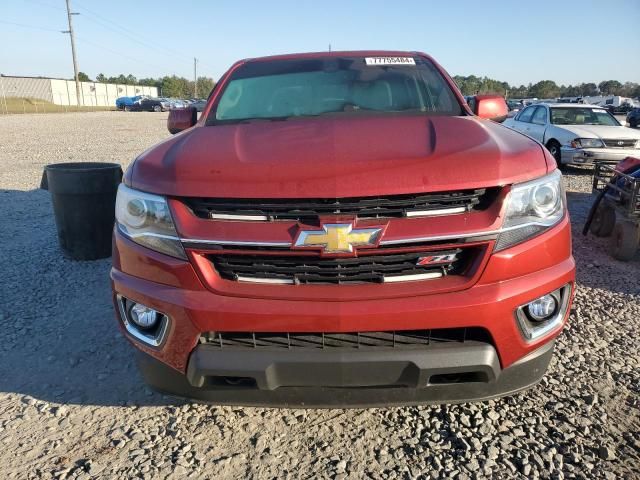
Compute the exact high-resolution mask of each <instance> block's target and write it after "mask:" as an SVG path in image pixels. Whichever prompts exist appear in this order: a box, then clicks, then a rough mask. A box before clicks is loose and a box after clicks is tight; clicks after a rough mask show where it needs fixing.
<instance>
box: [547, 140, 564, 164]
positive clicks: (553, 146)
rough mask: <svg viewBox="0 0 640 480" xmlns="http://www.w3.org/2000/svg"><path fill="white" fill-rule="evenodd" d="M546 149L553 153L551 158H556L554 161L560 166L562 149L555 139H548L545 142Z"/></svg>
mask: <svg viewBox="0 0 640 480" xmlns="http://www.w3.org/2000/svg"><path fill="white" fill-rule="evenodd" d="M547 150H549V153H550V154H551V155H553V158H555V159H556V163H557V164H558V168H562V166H563V165H562V151H561V150H560V144H559V143H558V141H557V140H549V141H548V142H547Z"/></svg>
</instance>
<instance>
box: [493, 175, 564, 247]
mask: <svg viewBox="0 0 640 480" xmlns="http://www.w3.org/2000/svg"><path fill="white" fill-rule="evenodd" d="M565 203H566V201H565V195H564V188H563V187H562V175H561V174H560V171H559V170H555V171H554V172H552V173H550V174H549V175H545V176H544V177H541V178H538V179H536V180H532V181H530V182H526V183H519V184H516V185H514V186H513V187H512V188H511V192H509V196H508V197H507V209H506V212H507V213H506V215H505V219H504V223H503V225H502V231H501V233H500V235H499V236H498V241H497V242H496V246H495V250H496V251H498V250H504V249H505V248H508V247H511V246H513V245H516V244H518V243H520V242H523V241H524V240H527V239H529V238H531V237H533V236H535V235H538V234H540V233H542V232H544V231H545V230H547V229H548V228H550V227H552V226H554V225H555V224H557V223H558V222H559V221H560V220H562V218H563V217H564V212H565Z"/></svg>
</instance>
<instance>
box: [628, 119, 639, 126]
mask: <svg viewBox="0 0 640 480" xmlns="http://www.w3.org/2000/svg"><path fill="white" fill-rule="evenodd" d="M629 126H630V127H631V128H638V121H637V120H629Z"/></svg>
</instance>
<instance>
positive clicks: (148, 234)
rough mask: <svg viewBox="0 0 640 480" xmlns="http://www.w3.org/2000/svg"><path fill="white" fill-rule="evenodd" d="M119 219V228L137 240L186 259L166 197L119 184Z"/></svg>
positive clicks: (141, 243)
mask: <svg viewBox="0 0 640 480" xmlns="http://www.w3.org/2000/svg"><path fill="white" fill-rule="evenodd" d="M116 222H117V224H118V228H119V229H120V231H121V232H122V233H123V234H124V235H126V236H127V237H129V238H130V239H131V240H133V241H134V242H136V243H139V244H140V245H143V246H145V247H147V248H150V249H152V250H156V251H158V252H162V253H165V254H167V255H171V256H172V257H177V258H182V259H185V260H186V258H187V256H186V255H185V253H184V249H183V248H182V243H180V239H179V238H178V234H177V233H176V229H175V227H174V225H173V219H172V218H171V212H170V211H169V205H167V201H166V200H165V198H164V197H161V196H159V195H152V194H150V193H145V192H139V191H137V190H133V189H132V188H129V187H127V186H125V185H124V184H120V187H119V188H118V196H117V198H116Z"/></svg>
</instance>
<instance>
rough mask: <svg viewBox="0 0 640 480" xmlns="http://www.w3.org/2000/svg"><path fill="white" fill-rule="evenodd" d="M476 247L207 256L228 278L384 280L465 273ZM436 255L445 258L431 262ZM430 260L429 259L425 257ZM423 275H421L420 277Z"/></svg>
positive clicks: (340, 281) (306, 281) (320, 281)
mask: <svg viewBox="0 0 640 480" xmlns="http://www.w3.org/2000/svg"><path fill="white" fill-rule="evenodd" d="M476 250H477V247H468V248H464V249H462V248H458V249H453V250H446V251H442V250H441V251H424V252H413V253H400V254H397V253H396V254H389V255H380V254H375V255H366V256H361V257H356V258H322V257H320V256H307V255H305V256H300V255H272V254H271V255H268V254H267V255H241V254H231V253H220V254H210V255H207V258H208V259H209V261H211V262H212V263H213V266H214V268H215V269H216V271H217V272H218V273H219V274H220V276H221V277H222V278H224V279H226V280H238V281H249V282H251V281H253V282H256V283H284V284H296V285H297V284H323V283H325V284H347V283H363V282H369V283H383V282H389V281H394V279H395V281H400V280H401V279H403V280H411V279H412V277H415V279H416V280H421V279H426V278H437V277H442V276H445V275H460V274H462V273H464V271H465V270H466V268H467V267H468V265H469V264H470V260H471V259H472V258H473V257H474V252H476ZM434 255H437V256H439V258H442V257H446V258H444V259H443V260H440V261H438V263H430V261H429V260H428V259H429V258H431V257H433V256H434ZM425 259H427V260H425ZM421 275H422V277H421Z"/></svg>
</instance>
